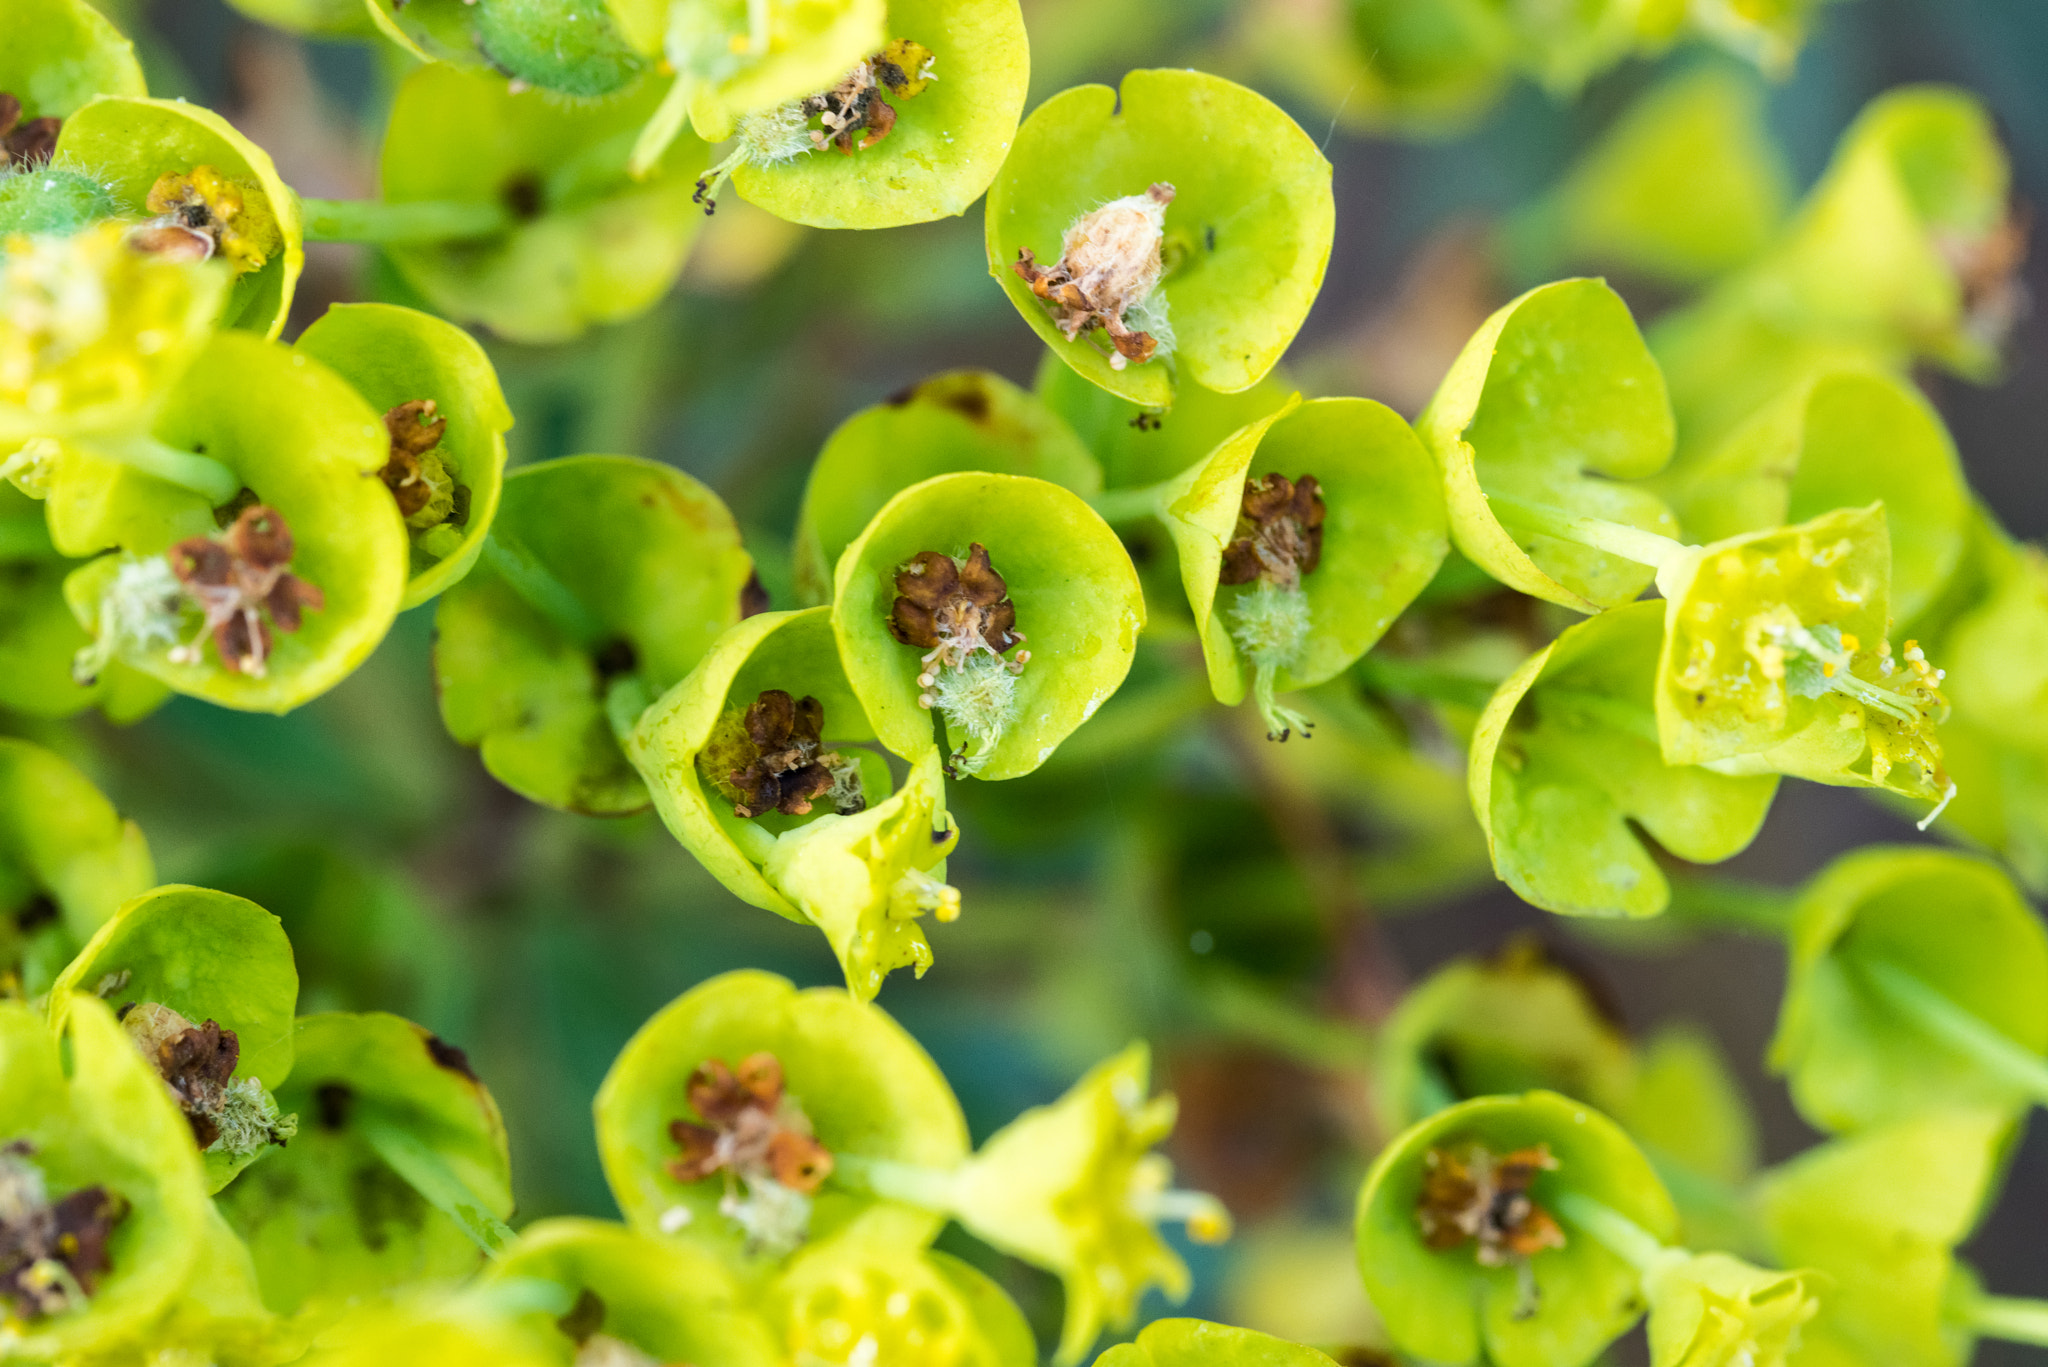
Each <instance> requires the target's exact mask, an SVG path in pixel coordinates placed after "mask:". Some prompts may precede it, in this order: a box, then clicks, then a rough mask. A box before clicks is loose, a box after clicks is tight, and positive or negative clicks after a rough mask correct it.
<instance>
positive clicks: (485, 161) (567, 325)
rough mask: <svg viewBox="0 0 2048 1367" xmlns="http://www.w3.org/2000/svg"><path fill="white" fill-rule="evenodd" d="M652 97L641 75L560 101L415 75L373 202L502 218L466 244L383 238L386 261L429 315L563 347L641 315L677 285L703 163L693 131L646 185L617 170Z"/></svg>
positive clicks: (498, 84)
mask: <svg viewBox="0 0 2048 1367" xmlns="http://www.w3.org/2000/svg"><path fill="white" fill-rule="evenodd" d="M658 98H659V95H658V92H657V91H656V90H655V89H654V88H653V86H652V85H650V84H649V83H648V82H646V81H643V82H641V83H639V84H637V85H635V86H633V87H631V88H630V89H628V90H626V91H624V92H622V93H621V94H618V95H615V96H610V97H608V98H606V99H602V100H590V101H578V102H575V103H565V102H564V101H563V100H562V99H561V98H560V97H559V96H557V95H554V94H552V93H550V92H548V91H543V90H529V91H525V92H521V93H514V92H513V91H511V90H510V89H509V88H508V87H507V84H506V82H505V81H504V80H503V79H502V78H500V77H498V76H495V75H493V74H491V73H488V72H466V71H462V70H460V69H458V68H456V67H452V66H448V65H445V64H441V63H436V64H434V65H431V66H425V67H422V68H420V69H419V70H417V71H415V72H413V73H412V74H411V75H410V76H408V77H407V78H406V80H405V83H404V84H403V85H401V86H400V87H399V89H398V94H397V96H396V98H395V99H394V100H393V102H392V106H391V123H390V126H389V127H388V128H387V129H386V131H385V135H384V150H383V155H382V159H381V162H380V168H381V174H382V178H383V188H384V198H385V199H386V200H388V201H390V202H391V203H393V204H404V203H410V202H413V201H418V200H441V201H454V202H459V203H467V204H482V205H492V206H498V207H501V208H503V209H504V210H505V211H506V213H507V215H508V220H509V221H508V226H506V227H505V228H504V229H503V230H502V231H500V232H498V233H495V234H493V235H491V236H489V237H485V238H480V239H476V240H473V241H461V242H434V243H406V244H394V245H392V246H391V247H389V248H388V249H387V250H388V251H389V253H390V256H391V260H392V262H393V264H394V265H396V266H397V267H398V270H399V273H400V274H401V275H403V276H404V277H405V279H406V282H407V283H408V284H410V285H411V286H412V287H413V288H414V289H416V290H418V291H419V292H420V293H421V294H422V295H424V296H426V298H427V299H428V300H429V301H431V302H432V303H433V305H434V307H436V308H437V309H440V310H442V311H443V312H445V313H447V314H449V315H450V316H451V317H453V318H456V319H457V320H461V321H476V322H481V323H483V324H485V325H487V326H488V327H490V329H491V330H492V331H494V332H496V333H498V334H499V335H501V336H504V337H508V338H511V339H512V340H515V341H521V342H559V341H566V340H568V339H569V338H572V337H576V336H579V335H580V334H581V333H583V331H584V330H585V329H587V328H588V327H590V326H591V325H592V324H596V323H611V322H617V321H619V320H620V319H623V318H630V317H632V316H634V315H635V314H638V313H641V312H643V311H645V310H646V309H647V308H648V307H649V306H651V305H652V304H653V303H654V302H655V300H657V299H659V298H660V297H661V296H662V295H663V294H665V293H667V292H668V288H669V286H670V285H672V284H674V283H675V278H676V275H677V273H678V272H679V271H681V270H682V265H683V254H684V253H685V252H686V251H687V250H688V248H689V245H690V240H691V239H692V238H693V237H695V236H696V233H697V226H698V224H700V223H701V222H702V221H703V218H704V215H703V211H702V210H700V209H698V208H697V207H696V206H695V205H693V204H691V202H690V186H691V183H692V181H693V180H694V179H695V177H696V175H697V173H698V171H700V170H701V169H702V168H703V166H704V151H705V149H704V145H703V144H702V143H701V142H699V141H698V140H696V139H695V138H682V139H679V140H678V141H677V142H676V143H675V144H674V145H673V146H671V147H670V148H669V150H668V153H667V155H666V156H665V157H664V158H663V159H662V161H661V164H660V166H659V167H658V169H657V171H656V173H655V174H654V175H653V176H651V177H650V178H649V179H647V180H644V181H635V180H633V179H632V178H630V177H629V176H628V175H627V174H626V157H627V154H628V152H629V151H630V150H631V147H632V143H633V133H634V130H635V129H637V128H638V127H639V126H640V124H641V123H642V122H643V121H644V120H645V119H646V117H647V115H648V113H649V111H650V110H652V108H653V107H654V102H655V100H656V99H658Z"/></svg>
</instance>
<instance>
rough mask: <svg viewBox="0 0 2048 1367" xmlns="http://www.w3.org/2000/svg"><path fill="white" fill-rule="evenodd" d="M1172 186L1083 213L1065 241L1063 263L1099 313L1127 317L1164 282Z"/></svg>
mask: <svg viewBox="0 0 2048 1367" xmlns="http://www.w3.org/2000/svg"><path fill="white" fill-rule="evenodd" d="M1171 203H1173V187H1172V186H1171V185H1164V184H1161V185H1154V186H1152V187H1151V188H1150V189H1148V190H1147V191H1145V193H1144V194H1142V195H1125V196H1124V197H1123V198H1122V199H1113V200H1111V201H1110V202H1109V203H1107V204H1105V205H1103V206H1102V207H1101V208H1100V209H1097V210H1095V211H1094V212H1093V213H1088V214H1083V215H1082V216H1081V217H1080V218H1078V219H1076V220H1075V221H1074V225H1073V226H1072V227H1071V228H1068V229H1067V232H1066V236H1065V237H1063V238H1062V239H1061V240H1060V256H1061V264H1062V265H1064V266H1065V267H1066V269H1067V271H1068V273H1069V274H1071V275H1072V277H1073V280H1074V283H1075V284H1076V285H1078V286H1080V288H1081V292H1082V293H1083V294H1085V295H1086V296H1087V297H1088V300H1089V302H1090V303H1092V304H1093V305H1094V306H1095V308H1096V310H1097V311H1098V312H1100V313H1103V314H1107V315H1109V316H1110V317H1115V318H1122V317H1123V316H1124V315H1125V314H1126V313H1128V312H1129V311H1130V310H1132V309H1134V308H1137V307H1138V306H1139V305H1141V304H1143V303H1144V302H1145V301H1146V299H1148V298H1149V297H1151V294H1152V290H1153V287H1154V286H1156V285H1158V283H1159V272H1160V269H1161V261H1160V247H1161V245H1162V244H1163V243H1164V242H1165V240H1166V206H1167V205H1169V204H1171Z"/></svg>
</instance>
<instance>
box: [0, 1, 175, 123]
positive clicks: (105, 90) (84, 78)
mask: <svg viewBox="0 0 2048 1367" xmlns="http://www.w3.org/2000/svg"><path fill="white" fill-rule="evenodd" d="M7 31H8V43H7V50H6V51H5V52H4V53H0V90H4V91H6V92H7V93H8V94H10V95H12V96H14V98H15V99H17V100H20V101H21V117H22V118H24V119H41V118H60V119H61V118H69V117H70V116H71V114H72V113H73V112H74V111H75V110H77V109H78V108H79V107H80V106H81V105H84V104H85V103H86V102H87V101H89V100H91V99H92V97H93V96H95V95H129V96H142V95H147V94H148V93H149V90H148V88H147V87H146V86H145V85H144V84H143V81H142V66H141V64H140V63H138V62H137V61H136V60H135V47H134V45H133V44H132V43H130V42H129V41H128V40H127V39H126V38H123V37H122V36H121V31H120V30H119V29H117V28H115V27H114V25H113V24H112V23H111V22H110V21H109V20H108V19H107V17H106V16H105V15H103V14H101V13H100V12H99V11H98V10H96V9H94V8H93V7H92V6H91V5H89V4H87V3H85V0H10V3H9V4H8V7H7Z"/></svg>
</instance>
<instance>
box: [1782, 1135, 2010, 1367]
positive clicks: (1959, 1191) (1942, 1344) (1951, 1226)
mask: <svg viewBox="0 0 2048 1367" xmlns="http://www.w3.org/2000/svg"><path fill="white" fill-rule="evenodd" d="M2016 1137H2017V1130H2016V1127H2015V1126H2014V1124H2013V1120H2012V1116H2011V1113H2010V1112H2005V1111H1979V1110H1962V1111H1954V1110H1942V1111H1929V1112H1923V1113H1921V1114H1919V1115H1916V1116H1913V1117H1911V1118H1909V1119H1904V1120H1898V1121H1894V1122H1891V1123H1889V1124H1885V1125H1881V1126H1878V1127H1877V1128H1874V1129H1870V1130H1865V1131H1862V1132H1860V1133H1858V1134H1854V1135H1851V1136H1848V1137H1847V1138H1843V1139H1836V1140H1831V1141H1829V1142H1828V1143H1825V1144H1821V1145H1818V1146H1816V1147H1814V1148H1811V1149H1808V1150H1807V1151H1806V1152H1804V1153H1802V1154H1800V1155H1798V1156H1797V1157H1796V1158H1793V1159H1792V1160H1791V1161H1790V1162H1787V1163H1785V1164H1783V1165H1781V1166H1779V1167H1776V1168H1773V1169H1771V1170H1770V1171H1769V1172H1766V1173H1765V1174H1763V1175H1762V1177H1761V1178H1760V1179H1759V1180H1758V1183H1757V1186H1756V1206H1757V1210H1758V1213H1759V1216H1760V1218H1761V1221H1762V1224H1763V1227H1764V1231H1765V1234H1766V1236H1767V1238H1768V1241H1769V1243H1770V1245H1771V1251H1772V1253H1773V1254H1774V1255H1775V1256H1777V1257H1778V1258H1781V1259H1784V1260H1785V1261H1786V1262H1787V1263H1788V1264H1793V1265H1803V1266H1807V1267H1812V1268H1814V1269H1816V1270H1817V1271H1818V1272H1820V1273H1821V1274H1822V1275H1823V1276H1825V1277H1826V1278H1827V1279H1828V1281H1829V1283H1830V1284H1829V1285H1828V1286H1827V1288H1826V1289H1825V1291H1824V1292H1823V1294H1822V1301H1821V1312H1820V1314H1819V1315H1818V1316H1817V1317H1816V1318H1815V1319H1814V1320H1813V1321H1812V1322H1811V1323H1810V1324H1808V1325H1807V1326H1806V1328H1805V1329H1804V1330H1803V1331H1802V1335H1801V1337H1802V1339H1803V1341H1804V1344H1805V1347H1806V1352H1805V1353H1803V1354H1802V1355H1801V1358H1800V1359H1799V1360H1800V1361H1809V1360H1810V1361H1820V1362H1831V1363H1832V1362H1843V1363H1848V1362H1884V1363H1896V1364H1898V1365H1899V1367H1959V1364H1962V1363H1965V1362H1967V1361H1968V1360H1969V1351H1968V1348H1969V1345H1968V1341H1967V1336H1966V1334H1965V1332H1964V1331H1963V1330H1962V1329H1961V1327H1960V1326H1958V1325H1956V1324H1955V1323H1954V1322H1953V1321H1952V1319H1951V1318H1950V1313H1951V1309H1952V1306H1953V1303H1954V1295H1955V1291H1956V1289H1957V1288H1956V1283H1957V1281H1958V1278H1959V1275H1961V1274H1963V1269H1961V1268H1960V1266H1959V1265H1958V1264H1957V1262H1956V1259H1955V1256H1954V1249H1955V1247H1956V1246H1957V1245H1958V1244H1960V1243H1961V1242H1962V1241H1963V1240H1964V1239H1965V1238H1967V1237H1968V1236H1969V1234H1970V1231H1971V1230H1972V1229H1974V1228H1975V1227H1976V1225H1977V1222H1978V1220H1979V1218H1980V1217H1981V1215H1982V1213H1983V1211H1984V1209H1985V1206H1986V1204H1987V1203H1988V1202H1989V1201H1990V1200H1991V1199H1992V1198H1993V1196H1994V1195H1995V1194H1996V1191H1997V1188H1998V1184H1999V1181H2000V1178H2001V1176H2002V1174H2003V1172H2004V1169H2005V1166H2006V1162H2007V1159H2008V1157H2009V1156H2010V1153H2011V1149H2012V1145H2013V1143H2014V1141H2015V1139H2016Z"/></svg>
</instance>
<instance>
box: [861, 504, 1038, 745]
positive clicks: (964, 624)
mask: <svg viewBox="0 0 2048 1367" xmlns="http://www.w3.org/2000/svg"><path fill="white" fill-rule="evenodd" d="M896 593H897V598H896V601H895V603H894V604H892V605H891V607H890V609H889V634H890V635H892V636H894V637H895V638H896V639H897V640H899V641H901V642H902V643H903V644H905V645H907V646H918V647H920V648H922V649H923V650H924V651H925V656H924V665H925V669H924V672H923V673H921V674H919V675H918V679H917V681H918V684H919V685H920V686H922V687H923V688H925V689H926V690H930V689H931V688H932V687H934V686H935V685H936V684H937V683H938V670H940V669H942V668H943V669H961V668H964V667H965V666H966V664H967V662H968V660H970V659H971V658H973V657H974V656H975V655H976V654H978V653H981V652H986V653H987V654H988V655H990V656H992V657H993V658H994V659H995V660H996V661H998V662H1000V663H1002V664H1003V665H1004V666H1005V667H1006V668H1008V669H1009V670H1010V672H1011V673H1013V674H1015V673H1020V672H1022V670H1023V668H1024V666H1025V664H1027V663H1028V662H1029V661H1030V659H1031V652H1030V651H1028V650H1027V651H1020V652H1019V653H1018V655H1017V658H1016V659H1015V660H1009V661H1006V660H1003V652H1004V651H1007V650H1008V649H1010V647H1012V646H1019V645H1022V644H1024V633H1023V632H1021V631H1019V630H1017V605H1016V604H1015V603H1012V602H1011V601H1010V588H1009V585H1008V584H1006V583H1004V582H1003V576H1002V575H1000V574H998V573H996V569H995V566H994V565H992V564H990V563H989V558H988V548H987V547H986V546H984V545H982V544H981V543H980V542H979V541H977V542H975V543H974V544H973V545H972V546H970V547H968V550H967V558H966V559H965V560H955V559H954V558H953V557H952V556H950V555H942V554H940V553H939V552H937V551H919V552H918V553H917V554H916V555H915V556H913V557H912V558H911V560H910V562H909V563H908V564H906V565H905V566H903V568H902V569H900V570H898V571H896ZM918 702H919V703H920V704H921V705H922V706H925V707H930V706H931V705H932V703H933V697H932V694H931V693H930V692H929V691H927V692H926V693H925V694H924V695H923V696H922V697H920V698H919V699H918Z"/></svg>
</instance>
